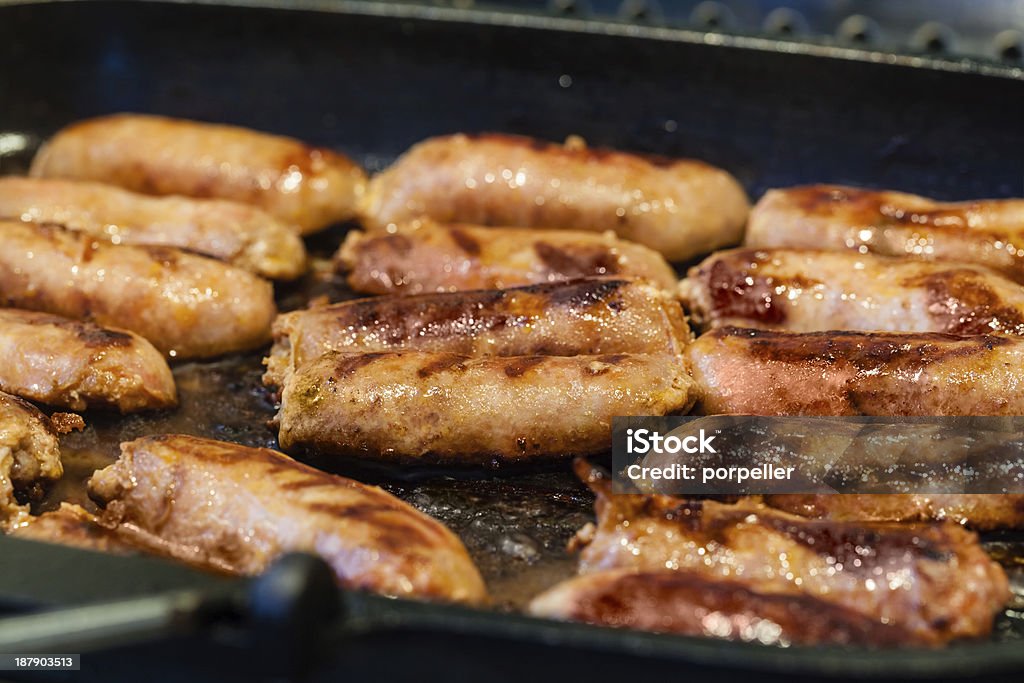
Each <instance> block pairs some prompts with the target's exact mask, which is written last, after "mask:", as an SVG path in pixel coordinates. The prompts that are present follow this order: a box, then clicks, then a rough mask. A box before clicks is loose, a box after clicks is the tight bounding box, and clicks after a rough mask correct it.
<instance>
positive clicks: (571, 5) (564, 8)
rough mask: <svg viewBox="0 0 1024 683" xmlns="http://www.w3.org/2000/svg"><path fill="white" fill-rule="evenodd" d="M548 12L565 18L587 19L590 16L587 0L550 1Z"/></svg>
mask: <svg viewBox="0 0 1024 683" xmlns="http://www.w3.org/2000/svg"><path fill="white" fill-rule="evenodd" d="M548 11H549V12H552V13H554V14H560V15H562V16H565V17H585V16H588V15H589V14H590V4H589V3H587V2H586V0H548Z"/></svg>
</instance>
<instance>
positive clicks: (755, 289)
mask: <svg viewBox="0 0 1024 683" xmlns="http://www.w3.org/2000/svg"><path fill="white" fill-rule="evenodd" d="M765 260H766V259H765V257H764V255H763V254H761V253H759V252H757V251H753V250H750V251H743V252H737V253H735V254H728V255H725V256H722V257H721V258H719V259H717V260H716V261H715V262H714V263H713V264H712V265H711V268H710V269H709V270H707V271H703V270H702V271H701V272H699V273H698V275H697V277H698V278H700V279H703V280H705V282H706V283H707V288H708V292H709V293H710V295H711V305H712V312H713V315H714V316H715V317H723V318H745V319H748V320H755V321H757V322H759V323H762V324H765V325H782V324H783V323H785V322H786V318H787V312H786V308H785V306H784V305H780V304H779V301H780V300H782V299H783V294H784V293H785V291H786V290H788V289H809V288H811V287H814V286H815V285H818V284H820V283H819V282H818V281H817V280H812V279H810V278H805V277H801V276H793V277H788V278H778V277H764V276H761V275H758V274H757V266H758V265H759V264H761V263H764V262H765Z"/></svg>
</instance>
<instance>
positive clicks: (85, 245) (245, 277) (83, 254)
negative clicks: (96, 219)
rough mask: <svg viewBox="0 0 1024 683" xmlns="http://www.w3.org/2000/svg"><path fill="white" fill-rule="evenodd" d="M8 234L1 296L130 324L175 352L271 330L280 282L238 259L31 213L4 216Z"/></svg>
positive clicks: (0, 300)
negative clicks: (116, 236) (150, 243)
mask: <svg viewBox="0 0 1024 683" xmlns="http://www.w3.org/2000/svg"><path fill="white" fill-rule="evenodd" d="M0 243H2V244H3V245H4V248H3V249H2V250H0V305H8V306H13V307H15V308H24V309H29V310H36V311H45V312H48V313H53V314H56V315H61V316H65V317H68V318H75V319H84V318H91V319H93V320H95V321H96V322H97V323H98V324H100V325H105V326H110V327H115V328H120V329H125V330H131V331H132V332H135V333H136V334H139V335H141V336H143V337H145V338H146V339H148V340H149V341H150V342H151V343H152V344H153V345H154V346H155V347H157V348H158V349H159V350H160V351H162V352H163V353H165V354H166V355H168V356H171V357H176V358H201V357H209V356H216V355H220V354H223V353H229V352H232V351H240V350H242V349H249V348H253V347H255V346H259V345H260V344H262V343H264V342H265V341H267V340H268V339H269V338H270V324H271V322H272V321H273V318H274V315H275V313H276V308H275V305H274V296H273V290H272V288H271V286H270V283H269V282H267V281H265V280H262V279H260V278H258V277H256V276H255V275H253V274H252V273H249V272H247V271H244V270H242V269H240V268H234V267H232V266H229V265H226V264H224V263H220V262H218V261H214V260H213V259H208V258H204V257H201V256H195V255H193V254H186V253H183V252H181V251H179V250H177V249H172V248H169V247H132V246H123V245H122V246H118V245H113V244H108V243H105V242H98V241H96V240H94V239H93V238H91V237H88V236H86V235H83V234H81V233H75V232H71V231H67V230H64V229H62V228H59V227H56V226H51V225H36V224H33V223H21V222H10V221H0Z"/></svg>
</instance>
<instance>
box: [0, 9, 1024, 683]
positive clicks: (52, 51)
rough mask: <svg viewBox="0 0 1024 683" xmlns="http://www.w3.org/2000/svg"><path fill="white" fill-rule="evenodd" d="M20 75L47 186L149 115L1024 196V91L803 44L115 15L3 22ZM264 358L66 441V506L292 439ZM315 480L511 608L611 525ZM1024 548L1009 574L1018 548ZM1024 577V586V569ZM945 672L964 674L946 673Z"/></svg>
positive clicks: (323, 18)
mask: <svg viewBox="0 0 1024 683" xmlns="http://www.w3.org/2000/svg"><path fill="white" fill-rule="evenodd" d="M342 4H343V3H342ZM349 9H351V8H349ZM467 16H468V15H467ZM563 28H571V27H569V26H563ZM0 73H2V74H3V78H2V79H0V102H3V105H4V106H3V110H2V112H0V173H18V172H23V171H24V170H25V168H26V167H27V162H28V160H29V159H30V157H31V153H32V152H33V150H34V148H35V146H36V145H38V143H39V142H40V141H41V140H43V139H45V138H46V137H47V136H49V135H50V134H52V133H53V132H54V131H55V130H56V129H58V128H59V127H61V126H63V125H64V124H66V123H68V122H71V121H74V120H76V119H80V118H85V117H88V116H94V115H98V114H104V113H110V112H116V111H124V110H128V111H138V112H147V113H160V114H165V115H170V116H183V117H189V118H197V119H205V120H210V121H218V122H225V123H233V124H239V125H245V126H251V127H253V128H257V129H261V130H266V131H271V132H276V133H282V134H287V135H293V136H296V137H299V138H302V139H304V140H307V141H309V142H312V143H315V144H320V145H325V146H328V147H334V148H337V149H339V150H341V151H343V152H345V153H347V154H349V155H351V156H352V157H353V158H355V159H357V160H358V161H360V162H361V163H363V164H364V165H365V166H366V167H368V168H369V169H370V170H376V169H379V168H381V167H382V166H384V165H386V164H387V163H388V162H390V161H391V160H392V159H393V158H394V157H395V156H396V155H397V154H398V153H400V152H402V151H404V150H405V149H406V148H407V147H408V146H409V145H410V144H412V143H414V142H416V141H418V140H420V139H423V138H425V137H428V136H431V135H437V134H444V133H450V132H455V131H468V132H473V131H485V130H497V131H505V132H509V133H517V134H526V135H535V136H539V137H544V138H548V139H552V140H560V139H562V138H564V137H565V136H566V135H568V134H580V135H582V136H583V137H584V138H586V139H587V140H588V141H590V142H591V143H592V144H600V145H606V146H612V147H619V148H624V149H629V150H636V151H641V152H654V153H659V154H665V155H678V156H692V157H696V158H700V159H704V160H706V161H708V162H710V163H713V164H715V165H719V166H722V167H723V168H726V169H728V170H730V171H731V172H733V173H735V174H736V175H737V177H738V178H739V179H740V180H741V181H742V182H743V183H744V184H745V185H746V187H747V190H748V191H749V192H750V193H751V195H752V196H753V197H754V198H756V197H758V196H760V194H761V193H762V192H763V191H764V189H765V188H767V187H771V186H780V185H792V184H800V183H809V182H836V183H851V184H862V185H874V186H879V187H892V188H898V189H901V190H905V191H909V192H915V193H920V194H925V195H928V196H933V197H936V198H940V199H950V200H952V199H962V198H968V197H974V196H985V197H1006V196H1014V195H1021V194H1022V193H1024V187H1022V186H1021V177H1022V176H1021V172H1022V168H1021V159H1024V128H1022V127H1021V126H1020V121H1021V120H1024V81H1020V80H1012V79H1009V78H1003V77H996V76H982V75H977V74H966V73H940V72H938V71H935V70H929V69H921V68H919V69H914V68H910V67H908V66H891V65H885V64H871V63H866V62H862V61H847V60H839V59H828V58H824V57H813V56H807V55H791V54H785V52H784V51H781V50H780V51H777V52H773V51H755V50H750V49H738V48H722V47H712V46H709V45H703V44H699V43H687V42H673V41H669V40H651V39H643V38H627V37H616V36H608V35H601V34H600V32H599V31H594V32H589V33H588V32H572V31H550V30H520V31H514V30H511V29H508V28H504V27H501V26H493V25H492V26H478V27H472V26H470V25H468V24H464V23H458V22H447V21H431V20H426V19H422V18H420V19H415V18H413V19H408V18H407V19H396V18H381V17H374V16H358V15H354V14H346V13H344V12H337V13H332V12H323V13H319V12H312V11H282V10H272V9H266V8H263V9H251V8H249V9H241V8H237V7H235V8H232V7H215V6H201V5H168V4H149V3H144V4H137V3H108V2H100V3H87V4H86V3H72V4H56V5H49V4H41V5H37V4H33V5H26V6H10V7H2V6H0ZM21 147H24V148H23V149H21ZM344 230H345V227H344V226H340V227H338V228H336V229H332V230H331V231H329V232H327V233H325V234H324V235H321V236H318V237H316V238H315V239H313V240H311V242H310V246H311V251H312V252H313V254H314V255H319V256H322V257H324V256H327V255H329V254H330V253H331V251H332V250H333V249H334V248H335V247H336V246H337V244H338V243H339V242H340V240H341V238H342V236H343V234H344ZM277 290H278V300H279V304H280V306H281V308H282V310H288V309H291V308H295V307H298V306H301V305H304V304H305V302H306V301H307V300H308V298H309V297H310V296H314V295H320V294H327V295H329V296H330V297H331V298H332V299H333V300H341V299H344V298H350V297H351V296H353V295H352V294H351V293H350V292H348V291H347V290H345V289H344V287H343V286H342V284H341V282H340V280H321V279H317V278H315V277H308V278H306V280H304V281H303V282H300V283H297V284H293V285H288V286H278V287H277ZM260 357H261V354H260V353H254V354H251V355H243V356H233V357H228V358H225V359H223V360H220V361H215V362H209V363H191V364H182V365H179V366H178V367H176V368H175V376H176V378H177V380H178V386H179V390H180V393H181V402H182V406H181V408H180V409H179V410H178V411H177V412H174V413H169V414H157V415H149V416H145V415H143V416H131V417H126V418H114V417H108V416H103V415H92V414H90V415H87V416H86V419H87V422H88V423H89V425H90V427H89V428H88V429H87V430H86V432H85V433H83V434H78V435H74V436H72V437H70V438H68V439H67V440H66V442H65V443H66V457H67V463H68V470H69V472H68V475H66V477H65V481H64V482H63V483H62V484H61V487H60V488H59V489H58V490H57V491H56V492H55V493H54V495H53V496H51V499H50V500H48V501H47V502H46V504H47V505H52V504H53V503H54V501H55V500H57V499H58V498H59V497H62V496H63V497H65V498H70V499H73V500H78V501H82V500H83V499H84V487H83V486H82V482H83V481H84V479H85V477H87V476H88V475H89V474H90V473H91V472H92V470H93V469H95V468H96V467H102V466H104V465H106V464H107V463H109V462H110V461H111V460H112V458H113V457H115V454H116V452H117V444H118V443H119V442H120V441H122V440H127V439H132V438H135V437H136V436H139V435H142V434H149V433H158V432H164V431H175V432H188V433H193V434H199V435H204V436H210V437H213V438H220V439H227V440H234V441H239V442H241V443H245V444H250V445H266V446H274V445H275V438H274V434H273V432H272V431H270V430H269V429H268V428H267V427H266V425H265V423H266V421H267V420H268V419H269V418H270V416H271V415H272V412H273V407H272V404H271V403H270V399H269V397H268V395H267V394H266V393H265V391H264V390H263V389H262V387H261V386H260V382H259V377H260V374H261V372H262V367H261V366H260ZM313 464H316V465H319V466H321V467H325V468H329V469H332V470H334V471H337V472H339V473H341V474H345V475H349V476H353V477H355V478H358V479H361V480H363V481H368V482H371V483H380V484H382V485H384V486H385V487H386V488H388V489H389V490H391V491H393V492H395V493H397V494H398V495H400V496H401V497H403V498H405V499H406V500H408V501H409V502H411V503H412V504H414V505H416V506H417V507H419V508H421V509H423V510H424V511H426V512H428V513H430V514H432V515H435V516H436V517H438V518H440V519H441V520H443V521H444V522H446V523H448V524H449V525H450V526H451V527H452V528H453V529H454V530H455V531H456V532H457V533H459V534H460V535H461V536H462V537H463V539H464V540H465V542H466V544H467V546H468V548H469V550H470V552H471V554H472V555H473V556H474V559H475V560H477V562H478V563H479V564H480V567H481V571H482V572H483V574H484V576H485V578H486V580H487V581H488V584H489V587H490V589H491V591H492V593H493V595H494V596H495V598H496V600H497V602H498V603H499V605H501V606H504V607H518V606H521V605H523V604H524V603H525V601H526V600H527V599H528V598H529V597H531V596H532V595H533V594H535V593H537V592H538V591H540V590H541V589H543V588H545V587H547V586H549V585H551V584H553V583H554V582H556V581H557V580H559V579H561V578H564V577H567V576H569V575H570V574H571V573H572V571H573V568H574V565H575V558H572V557H569V556H567V555H566V554H565V552H564V549H563V548H564V543H565V541H566V540H567V539H568V538H569V537H570V536H571V535H572V533H573V532H574V531H575V530H576V529H577V528H578V527H579V526H580V525H581V524H582V523H584V522H586V521H589V520H590V519H591V518H592V513H591V509H590V505H591V498H590V496H589V494H588V493H586V492H585V491H584V489H583V487H582V485H580V484H579V483H578V482H576V480H575V478H574V477H573V476H572V475H571V474H570V473H569V471H568V466H565V467H561V468H560V467H555V468H549V470H548V471H546V472H542V473H525V472H523V471H522V470H508V471H504V472H499V473H497V474H495V473H483V474H481V473H475V474H474V473H467V472H454V473H445V475H441V474H437V473H429V472H423V471H420V472H415V473H409V472H406V471H397V470H394V469H379V468H375V469H369V468H367V467H365V466H361V465H359V464H357V463H351V462H337V461H335V462H330V463H325V462H316V461H313ZM448 475H450V476H448ZM1007 548H1008V549H1009V554H1008V557H1012V556H1013V554H1014V553H1016V552H1017V550H1018V549H1017V548H1015V547H1013V546H1007ZM1022 555H1024V551H1022ZM1008 561H1011V562H1012V561H1013V560H1008ZM1011 573H1013V572H1011ZM1013 574H1015V575H1014V580H1015V583H1016V585H1017V587H1018V591H1019V590H1020V586H1021V583H1022V579H1021V576H1020V571H1019V570H1018V571H1017V572H1016V573H1013ZM0 580H2V577H0ZM1018 602H1020V600H1018ZM1019 606H1020V605H1018V607H1019ZM497 618H501V617H497ZM1021 623H1022V622H1021V621H1020V620H1018V619H1014V618H1011V617H1010V616H1007V617H1006V618H1005V619H1004V620H1003V621H1002V622H1001V623H1000V626H999V628H998V631H997V635H996V636H995V640H997V641H1005V640H1014V639H1016V638H1020V637H1021V635H1022V634H1024V626H1022V625H1021ZM610 635H611V636H613V637H617V638H620V639H623V640H626V639H628V638H629V637H630V634H624V633H622V634H619V633H614V632H612V633H611V634H610ZM385 640H386V639H385ZM606 642H607V641H606ZM675 642H677V643H678V646H677V647H678V649H677V650H676V653H677V655H678V656H679V657H681V658H683V659H691V660H692V661H695V662H699V663H702V664H703V665H704V666H705V667H707V666H715V665H716V664H717V663H719V662H722V661H729V662H730V663H731V664H732V665H733V666H753V667H758V668H761V667H764V668H767V669H773V670H776V671H784V670H788V669H792V670H800V671H803V672H804V673H807V674H809V675H813V674H814V673H815V672H817V673H820V674H822V675H824V674H826V673H827V674H830V675H839V674H844V673H849V672H848V671H846V669H845V667H844V666H843V665H842V661H843V658H842V657H840V658H839V659H837V658H836V657H837V655H836V654H835V653H834V652H833V653H829V652H826V651H820V650H812V651H799V650H793V651H789V652H779V653H775V654H772V655H770V656H768V658H762V656H761V655H760V654H754V651H755V650H756V648H752V647H748V648H743V647H737V646H734V645H733V644H729V643H711V642H702V643H696V644H695V641H692V640H685V639H678V640H677V641H675ZM367 647H378V648H380V650H381V651H382V652H386V651H387V647H388V646H387V643H385V642H382V643H377V644H376V645H374V644H373V643H372V642H370V643H368V644H367ZM450 647H452V648H457V647H460V646H458V645H456V644H450ZM1007 648H1016V651H1018V652H1019V651H1020V647H1019V643H1009V644H1006V645H1003V646H1001V649H1000V646H998V645H992V644H971V645H963V646H957V648H955V649H954V650H950V651H945V652H934V653H921V654H920V655H912V656H911V655H903V656H891V657H887V656H882V655H878V656H876V655H872V658H873V659H874V660H875V662H876V665H877V669H876V673H885V672H887V671H888V672H890V673H895V672H896V671H906V670H907V666H908V662H910V663H911V664H912V663H913V662H914V661H918V660H916V659H915V658H916V657H920V658H921V659H920V660H919V661H920V662H925V661H927V662H930V663H931V664H930V665H927V664H924V663H920V664H919V666H920V668H919V671H920V672H921V673H922V674H930V675H938V674H948V673H950V672H951V671H956V670H961V671H975V672H977V671H980V670H983V668H984V665H985V664H986V663H988V664H991V665H1005V663H1006V660H1004V659H1002V658H1001V657H1004V656H1008V655H1007V654H1006V653H1008V652H1010V650H1009V649H1007ZM758 651H759V650H758ZM424 652H427V653H429V652H430V650H429V649H425V650H424ZM744 652H750V653H751V655H750V658H749V660H747V661H746V662H745V661H744V659H743V657H744V654H743V653H744ZM715 653H718V654H715ZM508 654H511V653H508ZM366 656H367V657H368V656H369V655H366ZM499 656H500V655H499ZM854 657H857V656H854ZM972 657H976V658H977V659H976V661H975V662H974V665H973V666H972V667H969V668H963V667H965V666H966V665H967V664H966V663H969V662H971V661H972V660H971V658H972ZM787 658H788V659H787ZM945 658H949V659H945ZM942 661H948V662H954V661H955V662H957V668H943V667H942V666H939V665H936V664H935V663H936V662H942ZM1021 662H1022V663H1021V666H1024V656H1022V660H1021ZM354 666H358V663H356V664H354ZM950 666H952V664H950ZM700 671H701V672H702V673H709V672H710V669H706V668H704V669H701V670H700ZM790 680H791V679H790Z"/></svg>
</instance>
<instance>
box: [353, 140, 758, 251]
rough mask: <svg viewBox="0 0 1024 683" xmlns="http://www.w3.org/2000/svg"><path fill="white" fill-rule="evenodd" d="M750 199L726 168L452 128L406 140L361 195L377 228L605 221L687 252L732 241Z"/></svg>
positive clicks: (587, 225) (363, 210) (629, 235)
mask: <svg viewBox="0 0 1024 683" xmlns="http://www.w3.org/2000/svg"><path fill="white" fill-rule="evenodd" d="M749 209H750V205H749V202H748V200H747V196H746V194H745V193H744V191H743V188H742V187H740V184H739V183H738V182H737V181H736V179H735V178H733V177H732V176H731V175H729V174H728V173H726V172H725V171H722V170H720V169H717V168H714V167H713V166H709V165H707V164H705V163H702V162H699V161H691V160H683V159H666V158H662V157H653V156H641V155H637V154H628V153H625V152H616V151H612V150H606V149H588V148H586V146H585V145H583V144H582V142H581V141H580V140H579V139H578V138H577V139H570V140H569V141H567V142H566V144H565V145H557V144H551V143H547V142H543V141H540V140H534V139H530V138H524V137H513V136H508V135H496V134H485V135H452V136H448V137H438V138H432V139H430V140H426V141H424V142H421V143H419V144H418V145H415V146H414V147H412V148H411V149H410V150H409V151H408V152H406V153H405V154H404V155H403V156H402V157H400V158H399V159H398V160H397V161H396V162H395V163H394V165H392V166H391V167H390V168H388V169H387V170H386V171H384V172H383V173H381V174H379V175H377V176H375V177H374V178H373V179H372V180H371V181H370V184H369V190H368V191H367V193H366V195H365V197H364V200H363V201H362V202H361V203H360V219H361V221H362V222H363V224H364V225H366V226H368V227H371V228H374V229H380V228H385V227H387V226H389V225H399V224H401V223H405V222H408V221H410V220H413V219H415V218H419V217H420V216H427V217H429V218H433V219H434V220H436V221H440V222H444V223H476V224H479V225H506V226H518V227H526V228H558V229H568V230H591V231H597V232H604V231H605V230H612V231H614V232H615V233H616V234H618V235H619V237H622V238H624V239H627V240H631V241H633V242H638V243H640V244H643V245H645V246H647V247H650V248H651V249H654V250H655V251H658V252H660V253H661V254H662V255H663V256H664V257H665V258H666V259H668V260H669V261H685V260H687V259H690V258H693V257H694V256H698V255H700V254H703V253H707V252H709V251H712V250H714V249H717V248H719V247H723V246H726V245H730V244H736V243H737V242H739V241H740V239H742V237H743V225H744V222H745V221H746V218H747V213H748V211H749Z"/></svg>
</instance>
